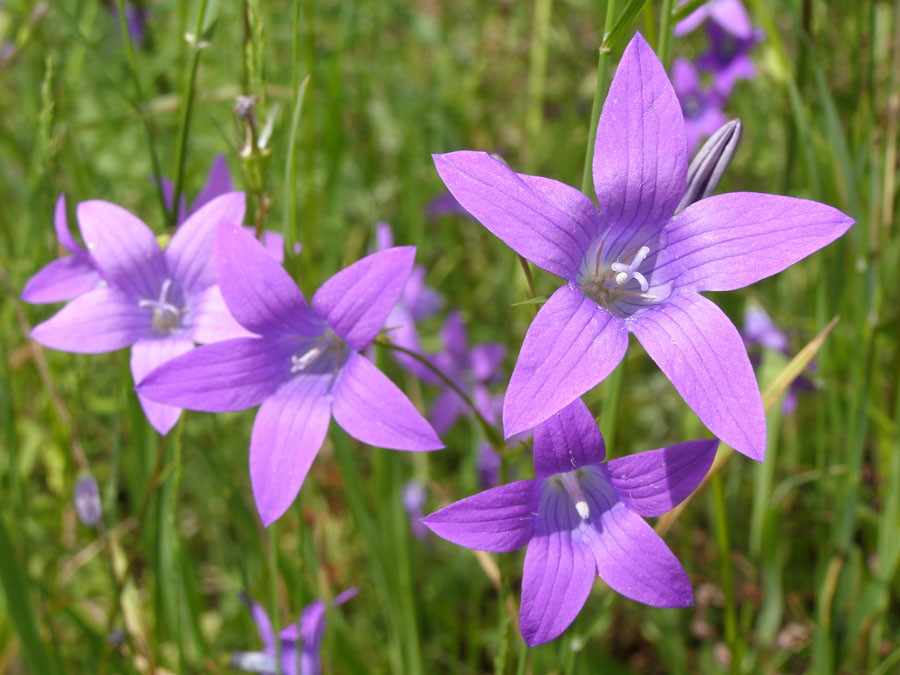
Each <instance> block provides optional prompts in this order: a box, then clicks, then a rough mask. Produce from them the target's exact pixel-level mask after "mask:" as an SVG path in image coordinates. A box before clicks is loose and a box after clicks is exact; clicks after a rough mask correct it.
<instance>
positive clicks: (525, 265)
mask: <svg viewBox="0 0 900 675" xmlns="http://www.w3.org/2000/svg"><path fill="white" fill-rule="evenodd" d="M519 264H520V265H522V271H523V272H525V281H527V282H528V290H529V291H531V297H532V298H536V297H537V291H536V290H534V277H533V276H532V274H531V265H529V264H528V260H527V259H526V258H525V256H522V255H520V256H519Z"/></svg>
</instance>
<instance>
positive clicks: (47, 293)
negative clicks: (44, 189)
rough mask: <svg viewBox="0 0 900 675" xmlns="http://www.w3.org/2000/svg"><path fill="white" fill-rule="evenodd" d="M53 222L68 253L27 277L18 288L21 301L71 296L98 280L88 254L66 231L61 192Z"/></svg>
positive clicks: (67, 298) (95, 285) (78, 293)
mask: <svg viewBox="0 0 900 675" xmlns="http://www.w3.org/2000/svg"><path fill="white" fill-rule="evenodd" d="M53 225H54V227H55V229H56V238H57V239H58V240H59V243H60V245H61V246H62V247H63V248H64V249H66V250H67V251H69V253H71V254H72V255H67V256H65V257H63V258H60V259H59V260H54V261H53V262H52V263H50V264H49V265H47V266H46V267H44V268H43V269H41V270H40V271H39V272H38V273H37V274H35V275H34V276H33V277H31V279H29V280H28V282H27V283H26V284H25V288H24V289H23V290H22V299H23V300H24V301H25V302H30V303H32V304H41V303H47V302H62V301H64V300H71V299H72V298H77V297H78V296H79V295H81V294H82V293H87V292H88V291H90V290H93V289H95V288H96V287H97V285H98V284H100V282H101V281H102V279H101V277H100V273H99V272H98V271H97V269H96V268H95V267H94V262H93V261H92V260H91V256H90V254H89V253H88V252H87V251H86V250H85V249H83V248H82V247H81V246H79V245H78V242H76V241H75V238H74V237H73V236H72V233H71V232H69V224H68V221H67V220H66V198H65V196H64V195H60V196H59V199H57V200H56V211H55V212H54V215H53Z"/></svg>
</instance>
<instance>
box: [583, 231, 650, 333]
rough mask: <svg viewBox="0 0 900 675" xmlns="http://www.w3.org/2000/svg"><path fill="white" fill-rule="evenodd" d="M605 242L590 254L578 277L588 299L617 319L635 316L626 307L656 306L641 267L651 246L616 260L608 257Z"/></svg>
mask: <svg viewBox="0 0 900 675" xmlns="http://www.w3.org/2000/svg"><path fill="white" fill-rule="evenodd" d="M603 253H604V242H603V240H600V241H599V242H597V243H596V244H594V245H593V246H592V247H591V249H590V250H589V251H588V255H587V256H586V257H585V259H584V262H582V264H581V270H580V271H579V274H578V279H577V281H578V286H579V288H580V289H581V292H582V293H584V294H585V295H586V296H587V297H589V298H591V299H592V300H594V301H595V302H596V303H597V304H599V305H601V306H602V307H603V308H604V309H605V310H607V311H608V312H610V313H612V314H613V315H615V316H620V317H621V316H627V315H629V314H631V313H633V310H629V309H628V308H626V307H625V306H624V304H625V303H626V302H627V301H630V303H631V304H634V303H638V304H653V303H655V302H657V301H659V300H660V298H659V297H657V296H656V295H652V294H650V293H648V292H647V291H649V290H650V282H649V281H648V279H647V277H646V276H645V275H644V274H643V273H641V272H640V267H641V265H643V264H644V261H646V260H647V257H648V256H649V255H650V247H649V246H639V247H638V248H635V249H633V250H631V251H629V252H627V253H626V254H625V255H620V256H616V257H615V259H614V260H609V259H608V258H605V257H604V255H603Z"/></svg>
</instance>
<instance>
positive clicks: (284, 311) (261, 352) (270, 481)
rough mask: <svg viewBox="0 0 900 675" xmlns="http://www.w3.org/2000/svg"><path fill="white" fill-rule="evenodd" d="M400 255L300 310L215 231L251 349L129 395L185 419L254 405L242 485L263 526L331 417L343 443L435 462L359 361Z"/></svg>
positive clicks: (229, 291)
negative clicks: (247, 485)
mask: <svg viewBox="0 0 900 675" xmlns="http://www.w3.org/2000/svg"><path fill="white" fill-rule="evenodd" d="M415 255H416V249H415V248H414V247H412V246H404V247H398V248H391V249H388V250H386V251H380V252H379V253H373V254H371V255H369V256H366V257H365V258H363V259H362V260H359V261H358V262H355V263H353V264H352V265H350V266H349V267H347V268H346V269H344V270H342V271H340V272H338V273H337V274H335V275H334V276H333V277H331V279H329V280H328V281H326V282H325V283H324V284H322V286H321V287H320V288H319V290H318V291H316V293H315V295H314V296H313V299H312V303H311V304H307V302H306V298H305V297H304V296H303V293H302V292H301V291H300V289H299V288H297V285H296V284H295V283H294V281H293V279H291V277H290V276H289V275H288V273H287V272H286V271H285V270H284V268H283V267H281V266H280V265H279V264H278V263H277V262H275V261H274V260H273V259H272V258H271V257H270V256H269V254H268V253H267V252H266V250H265V249H264V248H263V247H262V245H260V243H259V242H257V241H256V240H255V239H254V238H253V237H252V236H251V235H249V234H247V233H246V232H245V231H243V230H242V229H241V228H240V227H236V226H233V225H223V226H222V227H221V228H220V229H219V233H218V237H217V240H216V248H215V266H216V276H217V278H218V280H219V286H220V287H221V289H222V295H223V296H224V298H225V302H226V304H227V305H228V308H229V309H230V310H231V313H232V314H233V315H234V317H235V319H237V320H238V322H239V323H240V324H241V325H242V326H244V327H245V328H246V329H247V330H248V331H250V332H251V333H253V334H254V336H253V337H245V338H237V339H234V340H226V341H224V342H219V343H216V344H212V345H207V346H206V347H203V348H201V349H197V350H195V351H193V352H191V353H190V354H185V355H184V356H182V357H181V358H178V359H174V360H172V361H170V362H169V363H166V364H165V365H163V366H162V367H160V368H158V369H157V370H155V371H154V372H152V373H150V374H149V375H148V376H147V377H146V379H144V380H143V381H142V382H141V383H140V384H139V385H138V387H137V390H138V392H139V393H140V394H142V395H144V396H146V397H148V398H150V399H153V400H155V401H160V402H163V403H169V404H170V405H177V406H181V407H184V408H190V409H191V410H204V411H207V412H226V411H235V410H244V409H246V408H251V407H253V406H256V405H259V406H260V408H259V411H258V412H257V414H256V420H255V421H254V423H253V432H252V435H251V439H250V479H251V482H252V484H253V495H254V498H255V499H256V507H257V509H258V510H259V514H260V516H261V517H262V519H263V522H264V523H265V524H266V525H269V524H271V523H273V522H274V521H275V520H277V519H278V518H279V517H280V516H281V515H282V514H283V513H284V512H285V510H286V509H287V508H288V506H290V505H291V502H293V501H294V498H295V497H296V496H297V493H298V492H299V491H300V486H301V485H302V484H303V480H304V478H306V474H307V472H308V471H309V467H310V466H311V465H312V463H313V460H314V459H315V457H316V454H317V453H318V451H319V448H320V447H321V446H322V443H323V442H324V440H325V435H326V434H327V432H328V425H329V422H330V420H331V416H332V414H333V415H334V419H335V421H336V422H337V423H338V424H339V425H340V426H341V427H342V428H343V429H344V431H346V432H347V433H348V434H350V435H351V436H353V437H354V438H356V439H357V440H360V441H362V442H363V443H368V444H369V445H374V446H378V447H383V448H392V449H394V450H437V449H438V448H442V447H443V445H442V443H441V441H440V439H439V438H438V437H437V435H436V434H435V433H434V430H433V429H432V428H431V426H430V425H429V424H428V422H426V421H425V419H424V418H423V417H422V416H421V415H420V414H419V412H418V411H417V410H416V409H415V407H414V406H413V404H412V403H411V402H410V401H409V399H408V398H406V395H405V394H404V393H403V392H401V391H400V390H399V389H398V388H397V386H396V385H395V384H394V383H393V382H391V381H390V380H389V379H388V378H387V377H385V375H384V374H383V373H382V372H381V371H380V370H378V368H376V367H375V366H374V365H372V363H371V362H370V361H369V360H368V359H366V358H365V357H364V356H362V355H361V354H359V353H358V352H359V350H362V349H365V348H366V347H367V346H368V345H369V344H370V343H371V342H372V340H373V339H374V338H375V336H376V335H378V331H380V330H381V327H382V326H383V325H384V320H385V319H386V318H387V316H388V314H389V313H390V311H391V308H392V307H393V306H394V304H396V302H397V298H399V297H400V293H401V292H402V290H403V285H404V283H405V282H406V278H407V277H408V276H409V272H410V270H411V269H412V266H413V260H414V259H415Z"/></svg>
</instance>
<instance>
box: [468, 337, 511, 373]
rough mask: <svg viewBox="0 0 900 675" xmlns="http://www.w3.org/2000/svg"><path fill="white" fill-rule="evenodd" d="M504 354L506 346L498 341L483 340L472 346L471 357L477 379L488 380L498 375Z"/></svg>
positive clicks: (473, 371)
mask: <svg viewBox="0 0 900 675" xmlns="http://www.w3.org/2000/svg"><path fill="white" fill-rule="evenodd" d="M504 356H506V347H504V346H503V345H501V344H499V343H497V342H482V343H481V344H477V345H475V346H474V347H472V352H471V354H470V359H471V364H472V377H473V378H475V381H476V382H486V381H488V380H491V379H492V378H493V377H494V376H495V375H498V374H499V373H498V371H499V370H500V364H502V363H503V357H504Z"/></svg>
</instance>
